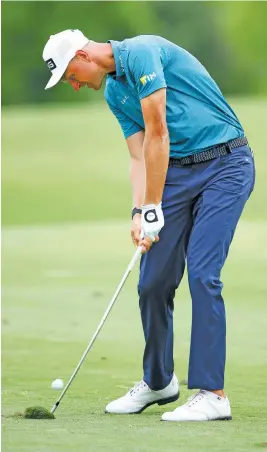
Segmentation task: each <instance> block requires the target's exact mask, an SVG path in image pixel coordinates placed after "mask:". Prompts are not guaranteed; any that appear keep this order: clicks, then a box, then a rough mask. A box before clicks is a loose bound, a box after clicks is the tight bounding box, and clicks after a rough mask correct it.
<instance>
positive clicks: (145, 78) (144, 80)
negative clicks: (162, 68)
mask: <svg viewBox="0 0 267 452" xmlns="http://www.w3.org/2000/svg"><path fill="white" fill-rule="evenodd" d="M156 77H157V74H156V73H155V72H152V74H148V75H143V77H141V78H140V82H141V83H142V85H145V84H146V83H147V82H152V80H154V78H156Z"/></svg>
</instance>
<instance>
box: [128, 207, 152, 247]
mask: <svg viewBox="0 0 267 452" xmlns="http://www.w3.org/2000/svg"><path fill="white" fill-rule="evenodd" d="M141 231H142V229H141V215H140V214H139V213H136V214H135V216H134V217H133V222H132V228H131V236H132V241H133V244H134V245H135V246H142V254H145V253H146V252H147V251H148V250H149V249H150V248H151V246H152V243H153V241H152V240H151V238H149V237H144V238H141V237H142V234H141ZM157 241H158V237H156V239H155V242H157Z"/></svg>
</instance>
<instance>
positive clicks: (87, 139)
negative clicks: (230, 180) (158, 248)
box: [2, 2, 267, 452]
mask: <svg viewBox="0 0 267 452" xmlns="http://www.w3.org/2000/svg"><path fill="white" fill-rule="evenodd" d="M266 17H267V3H264V2H2V238H3V246H2V403H3V406H2V413H3V415H2V423H3V450H5V452H13V451H14V450H16V451H19V452H63V451H64V452H71V451H75V450H79V451H81V452H88V451H92V452H96V451H97V452H98V451H102V450H103V451H106V450H109V451H112V452H125V450H127V451H129V452H152V451H153V452H155V451H157V452H161V451H163V450H164V451H165V452H173V451H174V450H177V448H178V449H179V450H180V451H181V452H185V451H186V452H187V451H188V452H190V451H192V450H198V451H199V452H205V451H206V450H212V451H214V452H226V451H228V450H235V451H237V452H239V451H240V452H244V451H246V452H251V450H254V448H255V447H266V441H267V437H266V425H265V424H266V417H267V412H266V401H265V400H264V391H265V390H266V388H265V386H266V373H267V357H266V349H267V336H266V318H267V304H266V293H267V280H266V262H267V251H266V246H265V244H266V242H267V209H266V207H265V206H266V180H267V163H266V150H267V135H266V126H267V119H266V118H267V97H266V96H267V84H266V61H267V59H266V42H267V39H266V36H267V32H266ZM65 28H79V29H81V30H82V31H83V32H84V33H85V34H86V35H87V36H88V37H89V38H91V39H94V40H98V41H106V40H107V39H123V38H125V37H130V36H134V35H136V34H141V33H154V34H160V35H163V36H164V37H166V38H169V39H171V40H173V41H174V42H176V43H177V44H179V45H181V46H184V47H185V48H187V49H188V50H189V51H191V52H192V53H193V54H194V55H196V56H197V57H198V58H199V59H200V60H201V61H202V62H203V63H204V64H205V66H206V67H207V69H208V70H209V72H210V73H211V74H212V75H213V76H214V78H215V80H216V81H217V82H218V84H219V86H220V87H221V89H222V91H223V93H224V94H225V96H226V98H227V100H228V101H229V102H230V104H231V106H232V107H233V108H234V110H235V112H236V113H237V115H238V117H239V118H240V120H241V122H242V124H243V126H244V128H245V132H246V135H247V136H248V138H249V142H250V144H251V146H252V148H253V150H254V153H255V159H256V172H257V178H256V186H255V190H254V192H253V194H252V196H251V199H250V200H249V202H248V204H247V206H246V208H245V211H244V214H243V216H242V220H241V222H240V224H239V226H238V228H237V233H236V237H235V239H234V242H233V245H232V247H231V250H230V255H229V259H228V261H227V264H226V266H225V269H224V272H223V281H224V283H225V290H224V297H225V300H226V306H227V319H228V321H227V325H228V358H227V373H226V388H227V393H228V395H229V397H230V400H231V403H232V409H233V415H234V420H233V422H232V423H230V424H229V423H227V425H226V424H225V423H220V425H218V423H208V424H209V425H203V424H202V425H199V424H198V425H196V424H194V425H182V426H181V425H179V426H177V425H166V424H165V423H159V419H160V415H161V414H162V412H164V410H165V408H164V407H161V408H159V407H157V406H156V407H153V408H151V409H149V410H148V411H147V412H146V413H144V414H143V415H141V416H140V417H139V416H138V417H130V418H129V417H123V418H121V417H120V418H119V419H118V418H117V417H115V418H114V417H109V416H105V415H104V413H103V411H104V408H105V405H106V404H107V403H108V402H109V401H110V400H112V399H113V398H114V397H117V396H120V395H122V394H123V393H124V392H125V391H126V390H127V389H128V388H129V387H130V386H131V385H132V384H133V383H134V382H136V381H138V380H139V379H140V378H141V375H142V372H141V358H142V350H143V345H144V344H143V334H142V330H141V324H140V319H139V310H138V300H137V295H136V281H137V277H138V275H137V273H138V269H137V268H136V269H135V271H134V274H133V275H132V276H131V277H130V278H129V281H128V282H127V284H126V285H125V287H124V289H123V292H122V294H121V295H120V297H119V299H118V301H117V304H116V306H115V308H114V311H113V312H112V314H111V316H110V318H109V319H108V321H107V323H106V324H105V326H104V328H103V331H102V332H101V334H100V336H99V338H98V339H97V342H96V343H95V346H94V348H93V350H92V352H90V355H89V356H88V358H87V360H86V362H85V363H84V366H83V368H82V369H81V370H80V373H79V375H78V376H77V379H76V380H75V382H74V383H73V385H72V387H71V388H70V390H69V392H68V393H67V395H66V397H65V398H64V401H63V402H62V406H61V407H60V408H59V409H58V412H57V419H56V421H54V423H53V425H52V424H50V423H49V422H48V421H47V422H46V421H44V422H40V423H39V422H37V423H36V422H34V421H28V422H26V421H24V420H22V419H20V417H19V416H13V415H14V412H17V411H23V409H24V408H26V407H27V406H29V405H36V404H39V405H44V406H46V407H47V408H50V406H52V404H53V403H54V402H55V397H56V395H57V394H55V393H54V392H53V391H52V390H51V389H50V385H51V382H52V380H54V379H55V378H63V380H64V381H65V383H66V382H67V380H68V378H69V376H70V374H71V373H72V371H73V369H74V368H75V366H76V364H77V362H78V360H79V359H80V356H81V354H82V352H83V351H84V349H85V347H86V344H87V342H88V340H89V339H90V337H91V336H92V334H93V333H94V331H95V329H96V327H97V325H98V323H99V321H100V319H101V317H102V315H103V313H104V311H105V309H106V307H107V304H108V301H109V299H110V298H111V296H112V294H113V292H114V290H115V288H116V285H117V284H118V282H119V280H120V278H121V277H122V274H123V273H124V271H125V268H126V265H127V264H128V262H129V259H130V257H131V255H132V253H133V248H132V244H131V240H130V234H129V230H130V211H131V190H130V184H129V176H128V167H129V156H128V151H127V148H126V144H125V142H124V139H123V136H122V133H121V131H120V129H119V126H118V124H117V122H116V119H115V118H114V117H113V116H112V114H111V113H110V111H109V109H108V107H107V106H106V105H105V103H104V102H103V101H102V93H94V92H91V91H89V90H81V92H79V93H75V92H74V91H73V90H72V89H71V88H70V87H69V86H66V85H59V86H56V87H55V88H54V89H52V90H50V91H48V92H45V91H44V86H45V83H46V82H47V80H48V78H49V72H48V70H47V68H46V66H45V65H44V63H43V61H42V57H41V55H42V50H43V46H44V45H45V43H46V41H47V39H48V37H49V35H50V34H53V33H56V32H58V31H61V30H63V29H65ZM190 323H191V302H190V294H189V291H188V287H187V280H186V277H185V278H184V280H183V282H182V284H181V286H180V288H179V291H177V295H176V310H175V363H176V372H177V374H178V376H179V378H180V379H181V380H182V379H186V378H187V364H188V351H189V340H190ZM190 394H191V393H190V392H189V391H188V390H187V389H186V387H185V386H182V387H181V401H182V402H184V401H185V400H186V398H187V397H188V396H189V395H190ZM175 406H176V405H175V404H173V405H170V406H169V407H168V409H174V408H175ZM167 424H168V423H167ZM222 424H223V425H222Z"/></svg>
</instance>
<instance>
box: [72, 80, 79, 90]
mask: <svg viewBox="0 0 267 452" xmlns="http://www.w3.org/2000/svg"><path fill="white" fill-rule="evenodd" d="M70 84H71V86H72V88H73V89H74V90H75V91H79V89H80V87H81V86H80V83H79V82H75V81H71V82H70Z"/></svg>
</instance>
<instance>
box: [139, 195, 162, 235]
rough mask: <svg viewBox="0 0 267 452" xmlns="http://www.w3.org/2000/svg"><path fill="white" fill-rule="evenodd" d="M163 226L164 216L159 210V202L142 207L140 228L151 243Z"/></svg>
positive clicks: (160, 209)
mask: <svg viewBox="0 0 267 452" xmlns="http://www.w3.org/2000/svg"><path fill="white" fill-rule="evenodd" d="M163 226H164V216H163V212H162V208H161V202H160V203H159V204H158V205H156V204H146V205H142V216H141V228H142V232H143V234H144V235H145V236H147V237H150V238H151V240H152V242H154V241H155V237H156V236H157V235H159V232H160V230H161V229H162V228H163Z"/></svg>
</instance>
